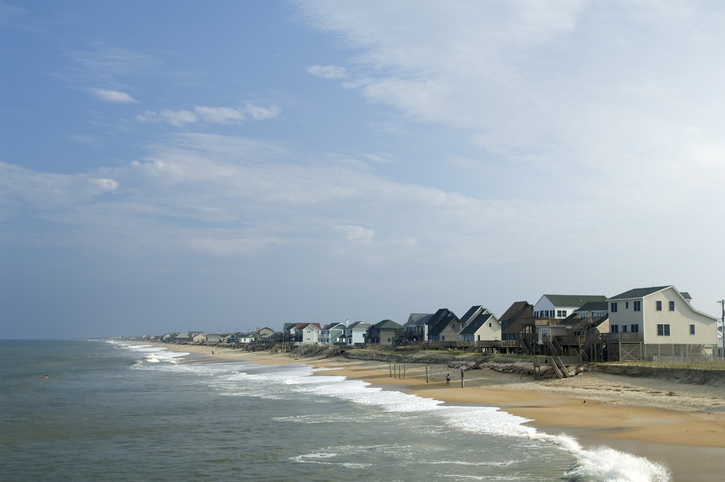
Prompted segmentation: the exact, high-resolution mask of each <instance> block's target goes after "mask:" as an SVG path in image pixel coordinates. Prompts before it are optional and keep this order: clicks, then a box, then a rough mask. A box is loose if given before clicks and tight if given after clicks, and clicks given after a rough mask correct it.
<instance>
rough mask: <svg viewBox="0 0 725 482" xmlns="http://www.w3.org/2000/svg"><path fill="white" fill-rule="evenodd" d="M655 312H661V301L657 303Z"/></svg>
mask: <svg viewBox="0 0 725 482" xmlns="http://www.w3.org/2000/svg"><path fill="white" fill-rule="evenodd" d="M657 311H662V302H661V301H658V302H657Z"/></svg>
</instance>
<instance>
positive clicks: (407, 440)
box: [0, 341, 668, 481]
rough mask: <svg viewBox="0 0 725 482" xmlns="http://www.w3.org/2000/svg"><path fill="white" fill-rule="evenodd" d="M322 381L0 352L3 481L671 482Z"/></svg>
mask: <svg viewBox="0 0 725 482" xmlns="http://www.w3.org/2000/svg"><path fill="white" fill-rule="evenodd" d="M330 373H331V375H330V376H312V372H311V369H310V368H309V367H307V366H304V365H292V364H290V365H272V366H267V365H259V364H255V363H251V362H248V361H243V360H242V361H240V360H234V361H229V360H219V359H215V358H210V357H204V356H201V355H194V354H188V353H181V352H170V351H168V350H165V349H164V348H161V347H157V346H150V345H146V346H142V345H128V344H125V343H121V342H105V341H57V342H50V341H40V342H19V341H0V479H2V480H5V481H23V480H53V481H59V480H73V481H78V480H134V481H142V480H160V481H164V480H168V481H180V480H254V481H257V480H259V481H306V480H311V481H335V480H382V481H423V480H425V481H428V480H446V481H448V480H453V481H455V480H484V481H486V480H491V481H549V480H565V481H665V480H668V475H667V471H666V469H665V468H663V467H661V466H659V465H656V464H654V463H651V462H650V461H648V460H646V459H643V458H639V457H635V456H632V455H628V454H624V453H621V452H617V451H614V450H612V449H609V448H606V447H602V448H598V449H595V450H583V449H582V448H581V447H580V446H579V444H578V443H577V442H576V441H575V440H574V439H572V438H570V437H567V436H564V435H561V436H551V435H547V434H543V433H540V432H537V431H536V430H535V429H534V428H532V427H529V426H527V425H524V424H525V422H526V421H527V420H525V419H522V418H520V417H516V416H513V415H510V414H507V413H505V412H502V411H499V410H497V409H496V408H492V407H478V406H475V407H472V406H455V405H446V404H443V403H441V402H439V401H436V400H432V399H426V398H421V397H417V396H414V395H407V394H404V393H401V392H396V391H392V390H382V389H380V388H378V387H373V386H371V385H369V384H367V383H364V382H362V381H359V380H348V379H346V378H344V377H341V376H335V375H332V374H333V373H334V371H332V372H330ZM46 375H47V376H48V377H47V378H46Z"/></svg>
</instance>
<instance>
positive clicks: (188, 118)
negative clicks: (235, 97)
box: [136, 104, 281, 127]
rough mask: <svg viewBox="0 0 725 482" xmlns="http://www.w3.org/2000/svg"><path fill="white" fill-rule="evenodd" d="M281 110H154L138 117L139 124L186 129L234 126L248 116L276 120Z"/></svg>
mask: <svg viewBox="0 0 725 482" xmlns="http://www.w3.org/2000/svg"><path fill="white" fill-rule="evenodd" d="M280 112H281V111H280V109H279V108H278V107H276V106H270V107H259V106H256V105H253V104H247V105H246V106H245V107H244V112H242V111H241V110H239V109H234V108H232V107H205V106H199V107H195V108H194V111H193V112H192V111H189V110H171V109H164V110H162V111H160V112H156V111H153V110H147V111H144V112H143V113H141V114H138V115H136V120H137V121H139V122H147V123H154V124H155V123H158V122H166V123H168V124H171V125H173V126H176V127H185V126H187V125H189V124H196V123H200V122H203V123H207V124H232V123H238V122H242V121H245V120H247V116H249V117H251V118H252V119H254V120H266V119H276V118H277V117H279V115H280Z"/></svg>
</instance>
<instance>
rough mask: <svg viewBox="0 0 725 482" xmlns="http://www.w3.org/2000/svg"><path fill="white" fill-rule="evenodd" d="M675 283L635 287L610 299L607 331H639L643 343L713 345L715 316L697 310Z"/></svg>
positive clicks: (715, 326) (686, 294)
mask: <svg viewBox="0 0 725 482" xmlns="http://www.w3.org/2000/svg"><path fill="white" fill-rule="evenodd" d="M691 299H692V298H691V297H690V295H689V294H688V293H686V292H680V291H678V290H677V289H675V287H674V286H672V285H669V286H654V287H651V288H635V289H632V290H629V291H625V292H624V293H620V294H618V295H616V296H612V297H611V298H609V299H608V300H607V301H608V302H609V331H610V333H640V334H641V335H640V336H641V339H642V341H643V343H644V344H645V345H649V344H661V345H662V344H666V345H712V347H713V348H714V345H715V344H716V343H717V321H718V320H717V318H715V317H714V316H711V315H707V314H705V313H702V312H700V311H697V310H696V309H695V308H693V307H692V305H691V304H690V300H691Z"/></svg>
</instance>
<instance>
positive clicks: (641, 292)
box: [609, 285, 689, 300]
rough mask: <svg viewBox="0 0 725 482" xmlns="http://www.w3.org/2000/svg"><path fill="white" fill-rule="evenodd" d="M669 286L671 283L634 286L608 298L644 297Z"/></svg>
mask: <svg viewBox="0 0 725 482" xmlns="http://www.w3.org/2000/svg"><path fill="white" fill-rule="evenodd" d="M670 286H672V285H668V286H653V287H651V288H635V289H633V290H629V291H625V292H624V293H620V294H618V295H617V296H612V297H611V298H609V299H610V300H626V299H630V298H644V297H645V296H649V295H651V294H653V293H657V292H658V291H662V290H664V289H666V288H669V287H670ZM688 296H689V295H688Z"/></svg>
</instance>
